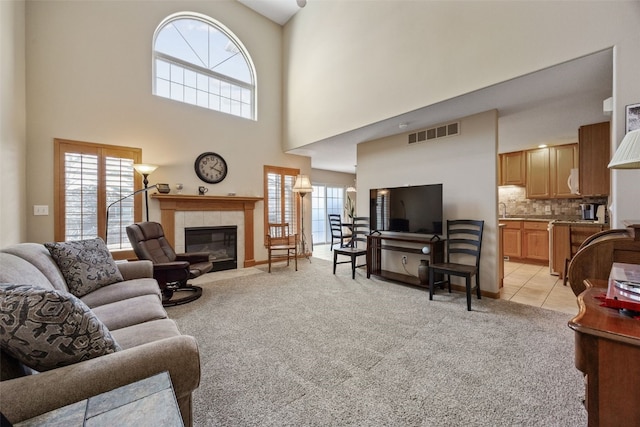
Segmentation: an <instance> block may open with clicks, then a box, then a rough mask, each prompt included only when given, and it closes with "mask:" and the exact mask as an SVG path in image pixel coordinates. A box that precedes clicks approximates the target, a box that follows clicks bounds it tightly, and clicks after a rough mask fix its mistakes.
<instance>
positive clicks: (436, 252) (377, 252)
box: [367, 235, 445, 287]
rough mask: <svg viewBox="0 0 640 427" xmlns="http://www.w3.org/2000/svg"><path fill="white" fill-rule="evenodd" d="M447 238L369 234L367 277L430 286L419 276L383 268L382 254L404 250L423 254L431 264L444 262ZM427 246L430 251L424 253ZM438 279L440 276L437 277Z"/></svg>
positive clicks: (404, 251)
mask: <svg viewBox="0 0 640 427" xmlns="http://www.w3.org/2000/svg"><path fill="white" fill-rule="evenodd" d="M444 245H445V240H435V241H432V240H431V239H428V238H426V237H425V238H423V237H419V236H416V237H400V236H385V235H368V236H367V279H368V278H370V277H371V275H372V274H373V275H374V276H380V277H384V278H385V279H390V280H395V281H397V282H402V283H408V284H410V285H416V286H422V287H428V286H429V282H428V281H426V282H421V281H420V279H419V278H417V277H415V276H412V275H409V274H402V273H397V272H394V271H389V270H383V269H382V256H383V254H384V253H388V252H403V253H412V254H421V255H422V256H423V257H424V258H426V260H427V262H428V263H429V264H434V263H439V262H444V253H445V249H444ZM425 246H427V247H428V248H429V253H428V254H427V255H424V254H423V252H422V248H423V247H425ZM436 280H439V278H437V277H436Z"/></svg>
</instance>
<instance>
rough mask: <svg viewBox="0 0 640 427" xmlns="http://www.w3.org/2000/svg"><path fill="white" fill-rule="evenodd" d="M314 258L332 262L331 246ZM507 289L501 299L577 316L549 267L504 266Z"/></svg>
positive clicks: (568, 290)
mask: <svg viewBox="0 0 640 427" xmlns="http://www.w3.org/2000/svg"><path fill="white" fill-rule="evenodd" d="M313 256H314V257H317V258H322V259H327V260H329V261H333V253H332V252H330V251H329V245H314V247H313ZM504 276H505V277H504V287H503V288H502V289H501V290H500V298H502V299H506V300H509V301H514V302H517V303H520V304H527V305H533V306H535V307H542V308H546V309H548V310H555V311H561V312H563V313H567V314H572V315H575V314H578V305H577V304H576V297H575V295H574V294H573V291H572V290H571V287H570V286H563V285H562V280H561V279H559V277H558V276H552V275H551V274H549V266H544V265H531V264H521V263H518V262H513V261H505V263H504Z"/></svg>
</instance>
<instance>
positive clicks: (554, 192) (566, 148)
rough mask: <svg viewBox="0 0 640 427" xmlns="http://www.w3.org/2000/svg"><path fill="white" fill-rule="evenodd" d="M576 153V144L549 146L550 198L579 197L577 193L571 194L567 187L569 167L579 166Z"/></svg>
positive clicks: (575, 167)
mask: <svg viewBox="0 0 640 427" xmlns="http://www.w3.org/2000/svg"><path fill="white" fill-rule="evenodd" d="M578 154H579V152H578V144H567V145H558V146H555V147H550V148H549V161H550V165H551V166H550V170H549V173H550V176H551V197H552V198H554V199H560V198H576V197H580V195H579V194H572V193H571V189H570V188H569V177H570V175H571V169H577V168H578V167H579V166H580V164H579V155H578ZM576 184H578V183H576Z"/></svg>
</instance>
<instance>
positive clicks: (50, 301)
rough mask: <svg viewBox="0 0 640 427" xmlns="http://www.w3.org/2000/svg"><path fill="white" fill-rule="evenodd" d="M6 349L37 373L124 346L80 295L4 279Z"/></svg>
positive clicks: (0, 296)
mask: <svg viewBox="0 0 640 427" xmlns="http://www.w3.org/2000/svg"><path fill="white" fill-rule="evenodd" d="M0 348H2V351H4V352H6V353H8V354H10V355H11V356H13V357H14V358H15V359H17V360H18V361H20V362H21V363H22V364H23V365H26V366H28V367H30V368H32V369H35V370H36V371H47V370H49V369H55V368H58V367H61V366H66V365H71V364H73V363H77V362H81V361H83V360H88V359H93V358H94V357H99V356H103V355H105V354H110V353H114V352H116V351H119V350H121V348H120V346H119V345H118V343H116V341H115V339H114V338H113V337H112V336H111V333H110V332H109V329H107V327H106V326H105V325H104V324H103V323H102V322H101V321H100V319H98V318H97V317H96V315H95V314H94V313H93V312H92V311H91V310H90V309H89V307H87V305H86V304H85V303H83V302H82V301H81V300H80V299H78V298H77V297H75V296H73V295H71V294H69V293H67V292H63V291H57V290H53V289H45V288H41V287H38V286H31V285H15V284H8V283H0Z"/></svg>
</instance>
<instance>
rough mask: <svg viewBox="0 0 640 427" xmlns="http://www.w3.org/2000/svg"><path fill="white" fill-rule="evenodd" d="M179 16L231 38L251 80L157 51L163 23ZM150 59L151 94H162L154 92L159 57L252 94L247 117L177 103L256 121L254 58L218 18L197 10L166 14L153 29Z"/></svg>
mask: <svg viewBox="0 0 640 427" xmlns="http://www.w3.org/2000/svg"><path fill="white" fill-rule="evenodd" d="M181 19H193V20H197V21H200V22H202V23H204V24H206V25H209V26H211V27H214V28H215V29H216V30H218V31H220V32H221V33H222V34H224V35H225V36H226V37H227V38H228V39H229V40H231V41H232V42H233V43H234V44H235V45H236V47H237V48H238V50H239V52H240V54H241V55H242V57H243V58H244V60H245V61H246V63H247V65H248V67H249V72H250V74H251V83H247V82H244V81H241V80H237V79H234V78H232V77H230V76H227V75H225V74H220V73H218V72H215V71H212V70H210V69H208V68H206V67H201V66H199V65H197V64H193V63H191V62H187V61H184V60H181V59H179V58H175V57H173V56H170V55H167V54H164V53H161V52H156V39H157V37H158V34H159V33H160V32H161V31H162V30H163V29H164V27H165V26H167V25H168V24H170V23H171V22H173V21H177V20H181ZM151 56H152V58H151V68H152V73H153V75H152V79H151V80H152V85H153V94H154V95H156V96H162V95H158V91H157V70H156V64H157V60H162V61H165V62H168V63H169V64H170V66H171V64H174V65H176V66H178V67H181V68H183V69H185V70H191V71H194V72H195V73H198V74H200V75H205V76H207V77H211V78H214V79H216V80H219V81H220V82H223V83H228V84H230V85H233V86H237V87H239V88H242V89H246V90H249V91H250V93H251V96H250V97H251V107H250V108H251V117H246V116H243V115H241V114H235V113H233V112H227V111H223V110H222V109H216V108H211V107H210V106H207V107H203V106H200V105H199V104H198V103H197V101H196V103H195V104H193V103H190V102H186V101H184V100H182V101H180V100H177V101H178V102H182V103H185V104H188V105H195V106H200V107H201V108H207V109H210V110H213V111H217V112H220V113H225V114H230V115H233V116H236V117H240V118H243V119H250V120H254V121H257V120H258V107H257V106H258V83H257V77H256V68H255V66H254V64H253V60H252V59H251V56H250V55H249V51H248V50H247V48H246V47H245V46H244V44H243V43H242V41H240V39H239V38H238V37H236V35H235V34H234V33H233V32H232V31H231V30H230V29H228V28H227V27H226V26H224V25H223V24H222V23H220V22H219V21H217V20H215V19H213V18H211V17H209V16H206V15H203V14H200V13H196V12H178V13H174V14H172V15H169V16H168V17H166V18H165V19H164V20H163V21H162V22H161V23H160V25H158V27H157V28H156V30H155V32H154V33H153V42H152V54H151ZM182 86H185V85H184V84H182ZM211 94H212V93H211V92H209V95H211ZM167 99H171V100H175V99H173V98H171V97H169V98H167Z"/></svg>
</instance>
